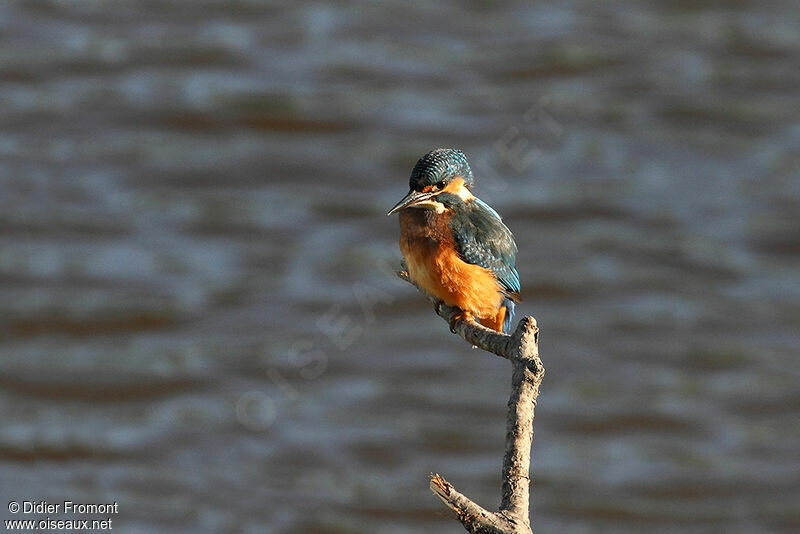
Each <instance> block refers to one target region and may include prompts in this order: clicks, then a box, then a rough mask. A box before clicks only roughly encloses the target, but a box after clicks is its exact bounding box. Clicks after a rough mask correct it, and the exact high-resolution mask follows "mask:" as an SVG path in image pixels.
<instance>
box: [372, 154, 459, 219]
mask: <svg viewBox="0 0 800 534" xmlns="http://www.w3.org/2000/svg"><path fill="white" fill-rule="evenodd" d="M472 184H473V178H472V169H470V167H469V163H468V162H467V157H466V156H465V155H464V153H463V152H461V151H460V150H457V149H455V148H437V149H436V150H432V151H430V152H428V153H427V154H425V155H424V156H422V157H421V158H420V159H419V161H417V164H416V165H414V170H412V171H411V177H410V178H409V180H408V186H409V189H410V190H409V192H408V194H407V195H406V196H405V197H403V199H402V200H401V201H400V202H398V203H397V204H396V205H395V206H394V207H393V208H392V209H391V210H389V213H387V215H391V214H393V213H396V212H398V211H400V210H402V209H405V208H423V209H435V210H437V211H442V210H444V209H445V207H444V204H443V203H441V202H438V201H437V197H438V196H439V195H442V194H445V195H446V196H450V195H454V196H456V197H460V198H461V199H462V200H467V199H468V198H472V194H471V193H470V192H469V187H471V186H472Z"/></svg>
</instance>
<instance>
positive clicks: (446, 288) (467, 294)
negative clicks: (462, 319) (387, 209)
mask: <svg viewBox="0 0 800 534" xmlns="http://www.w3.org/2000/svg"><path fill="white" fill-rule="evenodd" d="M400 251H401V252H402V253H403V257H404V258H405V260H406V265H407V266H408V274H409V276H410V277H411V279H412V280H414V282H416V283H417V284H418V285H419V286H420V287H422V288H423V289H424V290H425V291H427V292H428V293H430V294H431V295H433V296H435V297H436V298H438V299H440V300H442V301H443V302H444V303H445V304H449V305H450V306H457V307H459V308H461V309H462V310H464V311H466V312H469V313H471V314H472V315H474V316H475V317H477V318H478V319H485V320H487V321H486V322H491V323H494V322H495V319H496V317H497V316H498V313H499V312H500V307H501V303H502V301H503V295H502V293H500V287H499V285H498V283H497V278H496V277H495V275H494V273H493V272H492V271H490V270H489V269H485V268H483V267H480V266H478V265H471V264H469V263H466V262H465V261H463V260H462V259H461V258H459V257H458V253H457V252H456V250H455V242H454V241H453V238H452V236H451V235H450V233H449V231H448V229H447V214H446V213H444V214H436V213H434V212H432V211H430V210H421V209H413V208H412V209H407V210H404V211H403V212H401V214H400ZM489 319H491V321H489ZM481 322H484V321H481ZM500 323H501V324H502V320H501V321H500Z"/></svg>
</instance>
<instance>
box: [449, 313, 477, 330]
mask: <svg viewBox="0 0 800 534" xmlns="http://www.w3.org/2000/svg"><path fill="white" fill-rule="evenodd" d="M469 319H472V315H470V314H469V313H467V312H461V313H459V314H456V315H454V316H453V318H452V319H450V332H452V333H453V334H455V333H456V323H457V322H458V321H466V320H469Z"/></svg>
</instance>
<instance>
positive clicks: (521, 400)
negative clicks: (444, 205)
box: [397, 270, 544, 534]
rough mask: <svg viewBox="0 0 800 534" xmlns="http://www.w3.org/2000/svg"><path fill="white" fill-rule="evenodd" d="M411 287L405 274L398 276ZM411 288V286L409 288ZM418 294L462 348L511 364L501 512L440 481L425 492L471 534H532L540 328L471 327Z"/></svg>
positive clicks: (526, 320) (526, 321)
mask: <svg viewBox="0 0 800 534" xmlns="http://www.w3.org/2000/svg"><path fill="white" fill-rule="evenodd" d="M397 274H398V276H399V277H400V278H402V279H403V280H406V281H407V282H409V283H411V284H414V282H413V281H412V280H411V279H410V278H409V276H408V273H407V272H406V271H405V270H403V271H400V272H398V273H397ZM414 285H415V286H416V284H414ZM417 289H419V290H420V291H421V292H422V293H423V294H425V295H427V296H428V298H429V299H430V300H431V302H433V303H434V304H435V305H436V313H437V314H439V316H441V317H442V318H443V319H444V320H445V321H447V322H448V323H450V324H453V328H454V331H455V332H456V333H457V334H458V335H459V336H461V337H462V338H463V339H464V340H465V341H467V343H470V344H471V345H474V346H476V347H479V348H481V349H483V350H485V351H487V352H491V353H493V354H497V355H498V356H500V357H502V358H505V359H507V360H510V361H511V364H512V373H511V396H510V398H509V399H508V412H507V418H506V448H505V454H504V455H503V491H502V500H501V503H500V510H499V511H498V512H489V511H487V510H486V509H484V508H482V507H481V506H479V505H477V504H475V503H474V502H472V501H471V500H470V499H469V498H467V497H466V496H464V495H462V494H461V493H459V492H457V491H456V490H455V488H453V486H452V485H451V484H450V483H449V482H447V481H446V480H445V479H444V478H442V477H441V476H439V475H433V476H432V477H431V484H430V488H431V491H433V492H434V493H435V494H436V495H437V496H438V497H439V498H440V499H442V501H443V502H444V503H445V504H446V505H447V506H448V507H449V508H450V509H451V510H453V511H454V512H455V513H456V516H457V517H458V520H459V521H461V524H462V525H464V528H466V529H467V531H468V532H472V533H473V534H476V533H479V534H531V532H532V530H531V523H530V519H529V513H530V511H529V510H530V461H531V443H532V440H533V415H534V413H533V412H534V408H535V407H536V399H537V398H538V396H539V385H540V384H541V382H542V377H543V376H544V367H543V366H542V362H541V360H540V359H539V328H538V327H537V325H536V320H535V319H534V318H533V317H523V318H522V320H520V322H519V324H518V325H517V328H516V330H515V331H514V333H513V334H511V335H508V334H502V333H499V332H495V331H494V330H491V329H489V328H485V327H483V326H481V325H479V324H478V323H476V322H475V321H471V320H463V319H461V320H457V321H455V323H453V321H454V319H455V318H456V317H457V316H458V315H459V314H460V313H461V310H459V309H458V308H454V307H451V306H447V305H445V304H444V303H442V302H441V301H439V300H437V299H436V298H434V297H432V296H431V295H428V294H427V293H425V291H424V290H422V289H421V288H420V287H419V286H417Z"/></svg>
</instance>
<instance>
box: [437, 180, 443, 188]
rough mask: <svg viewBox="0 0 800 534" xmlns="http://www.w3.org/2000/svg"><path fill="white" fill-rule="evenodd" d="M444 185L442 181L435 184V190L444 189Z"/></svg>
mask: <svg viewBox="0 0 800 534" xmlns="http://www.w3.org/2000/svg"><path fill="white" fill-rule="evenodd" d="M444 186H445V183H444V180H442V181H440V182H437V183H436V189H444Z"/></svg>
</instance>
